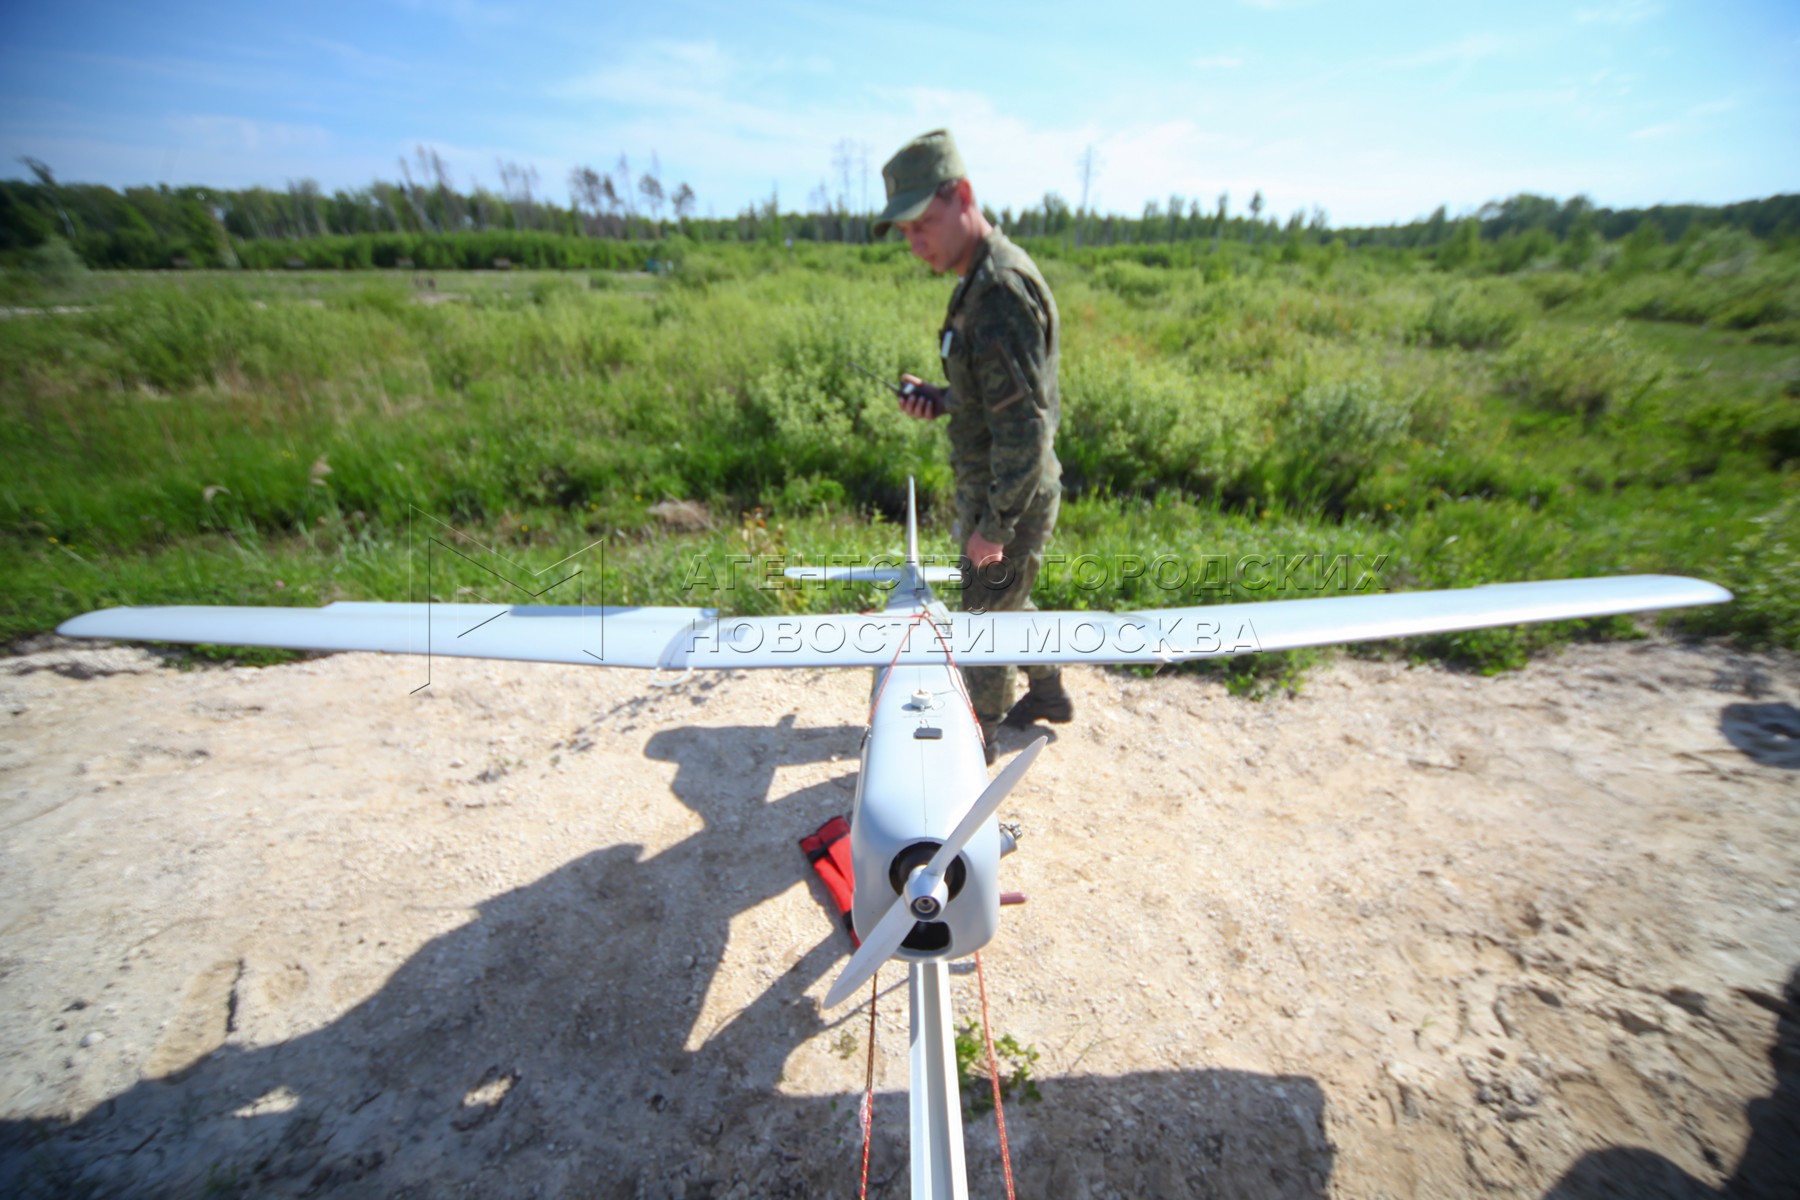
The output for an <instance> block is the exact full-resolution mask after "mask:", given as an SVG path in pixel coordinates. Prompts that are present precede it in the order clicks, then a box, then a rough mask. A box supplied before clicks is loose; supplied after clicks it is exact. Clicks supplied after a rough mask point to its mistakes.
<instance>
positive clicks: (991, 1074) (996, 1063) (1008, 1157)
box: [975, 950, 1016, 1200]
mask: <svg viewBox="0 0 1800 1200" xmlns="http://www.w3.org/2000/svg"><path fill="white" fill-rule="evenodd" d="M975 981H976V982H977V983H979V984H980V985H981V1038H982V1040H983V1041H984V1042H986V1043H987V1055H988V1081H989V1082H990V1083H992V1084H993V1085H994V1120H995V1121H997V1122H999V1124H1000V1166H1001V1169H1002V1170H1004V1171H1005V1172H1006V1200H1016V1197H1015V1196H1014V1195H1013V1173H1012V1151H1011V1149H1010V1148H1008V1146H1007V1144H1006V1106H1005V1105H1004V1104H1002V1103H1001V1102H1000V1059H999V1057H998V1056H997V1055H996V1054H995V1053H994V1031H993V1028H992V1026H991V1025H990V1023H989V1021H988V998H987V976H986V975H985V974H983V973H982V970H981V951H979V950H977V951H976V952H975Z"/></svg>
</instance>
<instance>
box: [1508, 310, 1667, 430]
mask: <svg viewBox="0 0 1800 1200" xmlns="http://www.w3.org/2000/svg"><path fill="white" fill-rule="evenodd" d="M1665 370H1666V367H1665V366H1664V364H1663V363H1662V362H1660V361H1659V360H1658V359H1657V358H1656V357H1655V356H1654V355H1652V354H1651V353H1649V352H1648V351H1645V350H1641V349H1639V348H1638V347H1636V346H1634V345H1633V344H1632V342H1631V339H1630V337H1629V336H1628V335H1627V334H1626V332H1625V330H1624V328H1623V327H1622V326H1619V325H1609V326H1606V327H1604V328H1601V329H1596V330H1588V331H1583V332H1580V333H1574V334H1567V333H1550V332H1540V333H1537V334H1535V335H1534V336H1532V337H1530V338H1527V339H1525V340H1523V341H1521V342H1520V343H1519V345H1518V346H1516V347H1515V348H1514V349H1513V350H1512V351H1511V352H1509V353H1508V355H1507V356H1506V358H1505V359H1504V360H1503V361H1502V363H1501V364H1500V367H1499V373H1498V379H1499V384H1500V387H1501V390H1502V391H1503V392H1505V393H1507V394H1509V395H1512V396H1514V397H1516V398H1517V399H1518V401H1519V402H1520V403H1522V404H1524V405H1525V406H1526V407H1528V408H1531V409H1535V410H1537V411H1540V412H1544V413H1548V414H1552V415H1557V416H1573V417H1580V418H1582V419H1584V420H1593V419H1594V418H1597V417H1600V416H1603V415H1605V414H1606V413H1608V412H1613V411H1616V410H1618V409H1621V408H1626V407H1629V406H1630V405H1631V404H1633V403H1634V402H1636V401H1637V400H1639V399H1641V398H1642V397H1643V396H1644V395H1646V394H1647V393H1648V392H1649V391H1650V389H1651V388H1653V387H1655V386H1656V383H1657V381H1658V380H1660V379H1661V378H1662V377H1663V374H1664V372H1665Z"/></svg>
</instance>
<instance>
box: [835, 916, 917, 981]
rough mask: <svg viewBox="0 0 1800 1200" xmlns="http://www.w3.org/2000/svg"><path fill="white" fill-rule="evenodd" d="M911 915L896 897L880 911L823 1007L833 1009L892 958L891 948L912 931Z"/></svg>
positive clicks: (897, 946)
mask: <svg viewBox="0 0 1800 1200" xmlns="http://www.w3.org/2000/svg"><path fill="white" fill-rule="evenodd" d="M913 924H914V918H913V915H912V909H910V908H908V907H906V899H905V897H902V896H895V897H894V902H893V903H892V904H890V905H889V906H888V910H887V911H886V912H884V913H882V914H881V920H879V921H877V922H875V928H874V929H872V930H870V931H869V936H868V937H866V938H864V939H863V944H862V945H861V946H859V947H858V948H857V951H856V953H855V954H853V955H851V956H850V961H849V963H848V964H846V965H845V967H844V970H843V973H842V974H841V975H839V976H838V977H837V982H836V983H833V984H832V985H831V990H830V991H829V992H826V993H825V1007H826V1008H836V1007H837V1006H838V1005H840V1004H842V1003H843V1002H844V1001H846V1000H848V999H849V998H850V996H851V993H853V992H855V991H856V989H858V988H860V987H861V986H862V985H863V984H865V983H867V982H869V976H871V975H873V974H875V972H876V971H878V970H880V969H881V964H882V963H884V962H886V961H887V960H888V959H890V958H892V957H894V951H896V950H898V949H899V948H900V943H901V942H904V941H905V940H906V935H907V934H909V933H911V932H912V927H913Z"/></svg>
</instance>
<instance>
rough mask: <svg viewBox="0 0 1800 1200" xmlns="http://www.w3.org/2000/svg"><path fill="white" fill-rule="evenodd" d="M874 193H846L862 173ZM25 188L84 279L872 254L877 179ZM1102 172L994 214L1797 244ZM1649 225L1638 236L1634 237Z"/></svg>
mask: <svg viewBox="0 0 1800 1200" xmlns="http://www.w3.org/2000/svg"><path fill="white" fill-rule="evenodd" d="M859 154H860V161H861V164H862V166H863V168H864V170H863V174H864V177H865V184H864V187H863V193H864V194H863V195H862V196H861V197H860V201H861V202H860V204H858V203H854V202H853V199H852V196H851V190H852V189H851V181H852V178H853V167H854V165H855V164H856V163H857V162H858V161H859ZM23 161H24V162H25V165H26V166H27V167H28V168H29V170H30V171H31V174H32V178H30V179H15V180H0V261H6V262H18V261H21V260H22V259H23V258H24V257H26V256H27V255H29V254H30V253H31V252H33V251H34V250H36V249H37V248H39V247H42V246H44V245H45V244H46V243H48V242H50V241H52V240H53V239H59V240H61V241H64V242H66V243H68V245H69V246H71V247H73V249H74V252H75V254H76V255H78V256H79V258H80V260H81V261H82V262H84V263H85V264H87V265H88V266H90V267H98V268H113V269H137V270H153V269H162V268H170V267H184V266H192V267H212V268H220V267H225V268H229V267H240V266H241V267H250V268H271V267H282V266H312V267H346V268H356V267H403V266H418V267H432V268H454V267H467V268H482V267H492V266H496V265H508V264H510V265H518V266H532V267H570V268H575V267H580V268H612V269H616V268H621V267H635V266H642V265H644V263H645V261H646V260H647V259H653V258H655V257H656V253H657V252H656V249H655V246H656V244H657V243H660V242H663V241H665V240H666V239H668V238H670V237H671V236H675V235H679V236H681V237H682V238H684V239H687V240H689V241H699V242H716V241H724V242H757V241H763V242H776V243H785V242H789V241H812V242H867V241H869V240H870V237H871V227H872V221H873V216H874V213H873V209H872V207H871V206H870V197H869V196H868V194H867V192H868V188H867V184H866V177H867V170H866V168H867V148H866V147H856V146H852V145H851V144H850V143H848V142H841V143H839V145H838V146H837V147H836V148H835V149H834V152H833V170H834V172H835V173H836V181H837V183H838V184H839V186H838V188H837V191H836V193H835V195H834V194H833V192H832V189H831V188H830V187H828V186H827V185H826V184H824V183H821V184H820V185H819V186H818V187H817V188H816V189H814V191H813V193H812V195H811V196H809V198H808V204H807V207H806V209H804V210H801V211H795V210H791V209H783V208H782V206H781V201H780V197H779V195H778V194H777V193H773V192H772V193H771V194H770V196H769V197H768V198H767V199H766V200H763V201H760V202H757V203H754V204H750V205H747V206H745V207H744V208H743V209H741V210H740V211H739V212H737V213H736V214H734V215H732V216H729V217H715V216H711V215H709V216H706V217H700V216H698V215H697V211H696V210H697V207H698V198H697V196H696V195H695V192H694V190H693V188H692V187H690V186H689V185H688V184H687V183H686V182H676V183H673V184H671V183H669V182H668V181H666V180H665V178H664V176H663V172H662V168H661V164H660V162H659V161H658V160H657V157H656V156H655V155H654V154H653V155H652V156H651V159H650V162H649V164H648V165H646V166H644V167H643V168H642V169H639V170H634V168H633V165H632V163H631V161H630V160H629V158H628V157H627V156H625V155H620V156H619V159H618V160H617V162H616V163H614V164H613V165H612V166H611V167H609V168H608V169H606V170H604V171H602V170H597V169H595V168H593V167H589V166H579V167H576V168H575V169H574V170H573V171H571V172H570V174H569V176H568V178H567V180H566V181H565V184H566V189H565V191H566V202H559V200H558V199H557V198H556V197H555V196H554V195H553V194H552V193H551V191H550V190H549V189H547V188H546V187H545V186H544V184H543V181H542V180H541V179H540V177H539V175H538V172H537V170H536V168H534V167H530V166H521V165H519V164H517V163H512V162H505V161H502V162H500V163H499V164H497V165H498V174H499V178H500V186H499V189H498V190H493V189H489V188H486V187H483V186H480V185H473V186H471V187H469V188H468V189H466V190H464V189H460V188H458V187H457V186H456V184H455V182H454V181H453V179H452V178H451V175H450V171H449V169H448V167H447V166H446V164H445V163H444V161H443V160H442V158H441V157H440V156H439V155H438V154H437V152H436V151H434V150H430V149H428V148H425V147H420V148H419V150H418V151H417V152H416V153H415V155H414V156H413V157H412V158H411V159H410V160H409V159H402V160H401V161H400V163H399V168H400V170H399V178H398V179H396V180H394V181H391V182H389V181H377V182H375V183H372V184H370V185H369V186H368V187H365V188H356V189H339V190H337V191H334V192H332V193H330V194H329V195H327V194H326V193H325V192H324V191H323V189H321V188H320V187H319V185H318V184H317V183H316V182H314V181H312V180H310V179H302V180H295V181H291V182H289V184H288V185H287V186H286V187H285V188H284V189H281V190H275V189H271V188H264V187H252V188H244V189H225V188H211V187H204V186H186V187H175V188H172V187H169V186H167V185H159V186H155V187H150V186H142V187H132V188H126V189H124V190H123V191H117V190H114V189H113V188H110V187H106V186H103V185H98V184H79V183H77V184H70V183H63V182H60V181H58V180H57V178H56V176H55V173H54V171H53V170H52V168H51V167H50V166H48V165H47V164H44V163H42V162H38V161H37V160H35V159H26V160H23ZM1091 179H1092V162H1091V159H1090V161H1088V163H1087V170H1086V172H1085V173H1084V174H1083V175H1082V180H1083V193H1084V194H1083V197H1082V202H1081V203H1080V204H1079V205H1077V206H1071V205H1070V204H1069V203H1068V202H1067V201H1066V200H1064V199H1063V197H1062V196H1061V195H1060V194H1059V193H1057V192H1049V193H1046V194H1045V196H1044V197H1043V199H1042V200H1041V201H1039V202H1038V203H1036V204H1034V205H1029V206H1025V207H1022V208H1020V209H1018V210H1014V209H1013V208H1011V207H1005V208H1001V209H999V210H998V211H995V210H993V209H988V210H987V215H988V218H989V219H990V220H991V221H993V222H994V223H996V224H998V225H999V226H1000V227H1001V228H1003V229H1006V230H1007V231H1008V232H1009V233H1010V234H1012V235H1013V236H1017V237H1028V238H1039V239H1056V240H1060V241H1061V242H1063V243H1065V244H1067V245H1070V246H1072V247H1077V248H1078V247H1084V246H1092V247H1106V246H1140V247H1150V246H1155V245H1157V244H1164V245H1177V244H1180V245H1183V247H1184V251H1185V252H1184V253H1183V254H1182V255H1181V256H1180V257H1182V258H1183V259H1187V258H1189V257H1191V256H1192V254H1193V253H1195V252H1203V251H1205V250H1206V249H1207V248H1209V247H1210V248H1211V249H1213V250H1215V251H1216V250H1217V249H1219V248H1220V246H1221V245H1222V244H1223V243H1224V242H1227V241H1230V242H1234V243H1248V244H1250V245H1252V246H1258V245H1261V246H1276V247H1279V248H1282V249H1285V250H1288V251H1289V252H1290V253H1291V252H1294V251H1295V250H1296V249H1297V248H1299V247H1303V246H1306V245H1326V244H1329V243H1333V242H1341V243H1343V245H1344V246H1345V247H1346V248H1358V247H1365V246H1366V247H1389V248H1395V249H1419V250H1425V251H1428V252H1429V253H1430V254H1431V256H1432V257H1434V258H1436V259H1438V260H1440V261H1442V262H1444V263H1445V264H1446V265H1459V264H1462V263H1467V262H1470V261H1472V260H1474V259H1475V258H1477V257H1485V258H1490V259H1495V260H1496V261H1497V263H1498V265H1500V266H1501V267H1502V268H1503V269H1506V268H1508V264H1511V266H1512V267H1516V266H1518V265H1522V264H1523V263H1525V262H1528V261H1536V260H1538V259H1542V258H1544V257H1547V256H1560V257H1562V258H1564V259H1565V260H1567V261H1570V262H1575V263H1578V262H1581V261H1585V260H1586V258H1587V257H1588V256H1589V255H1590V254H1591V253H1592V252H1593V250H1594V248H1595V247H1596V246H1597V245H1599V244H1600V243H1602V242H1612V241H1619V240H1622V239H1630V238H1632V237H1633V236H1637V237H1638V238H1639V240H1640V241H1645V240H1650V239H1651V238H1654V240H1655V242H1656V243H1658V244H1660V243H1661V242H1662V241H1663V240H1665V239H1668V240H1676V239H1680V238H1683V237H1687V236H1691V235H1692V234H1693V233H1695V232H1697V231H1704V230H1708V229H1715V228H1733V229H1740V230H1743V231H1744V232H1746V233H1748V234H1750V235H1752V236H1754V237H1757V238H1761V239H1764V240H1768V241H1774V242H1788V241H1792V240H1796V239H1800V195H1781V196H1772V197H1769V198H1767V199H1762V200H1748V201H1743V202H1741V203H1737V204H1727V205H1719V206H1712V205H1697V204H1688V205H1656V206H1652V207H1649V208H1628V209H1610V208H1603V207H1599V206H1596V205H1595V204H1594V203H1593V202H1592V201H1591V200H1590V199H1588V198H1587V197H1586V196H1575V197H1573V198H1570V199H1568V200H1560V201H1559V200H1557V199H1554V198H1551V197H1546V196H1537V195H1532V194H1529V193H1521V194H1519V195H1516V196H1513V197H1511V198H1509V199H1506V200H1502V201H1495V202H1492V203H1489V204H1486V205H1483V206H1482V207H1481V208H1480V209H1479V210H1477V211H1476V212H1475V213H1473V214H1469V215H1467V216H1463V217H1460V218H1456V217H1452V216H1450V214H1449V213H1448V212H1447V210H1446V209H1445V208H1444V207H1443V206H1439V207H1438V208H1437V210H1436V211H1435V212H1433V213H1432V214H1431V215H1430V216H1429V217H1426V218H1423V219H1420V220H1415V221H1411V222H1407V223H1405V224H1392V225H1381V226H1344V227H1336V228H1334V227H1333V226H1332V225H1331V223H1330V221H1329V219H1328V217H1327V214H1326V213H1325V212H1324V210H1322V209H1319V208H1313V209H1311V210H1310V211H1297V212H1294V213H1293V214H1291V215H1289V216H1287V217H1286V218H1282V217H1280V216H1278V215H1276V214H1273V213H1271V212H1270V211H1269V210H1268V205H1267V203H1266V201H1265V200H1264V198H1263V195H1262V193H1261V192H1260V191H1259V192H1256V193H1254V194H1253V195H1252V196H1251V197H1250V200H1249V201H1248V203H1246V204H1245V205H1243V207H1242V208H1239V209H1234V208H1233V206H1232V199H1231V196H1230V195H1229V193H1221V194H1220V195H1219V196H1217V197H1216V198H1212V199H1208V200H1204V201H1203V200H1202V199H1200V198H1196V197H1188V196H1183V195H1179V194H1176V195H1170V196H1168V197H1166V198H1161V199H1154V200H1150V201H1148V202H1146V203H1145V204H1144V206H1143V209H1142V211H1141V212H1140V213H1139V214H1138V215H1136V216H1129V215H1125V214H1119V213H1104V214H1103V213H1098V212H1095V211H1093V210H1092V209H1091V208H1089V207H1088V204H1087V195H1086V193H1087V191H1088V188H1089V185H1090V184H1091ZM1640 230H1641V231H1643V232H1640Z"/></svg>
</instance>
